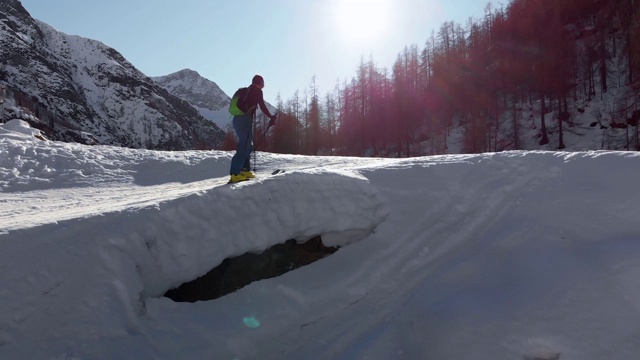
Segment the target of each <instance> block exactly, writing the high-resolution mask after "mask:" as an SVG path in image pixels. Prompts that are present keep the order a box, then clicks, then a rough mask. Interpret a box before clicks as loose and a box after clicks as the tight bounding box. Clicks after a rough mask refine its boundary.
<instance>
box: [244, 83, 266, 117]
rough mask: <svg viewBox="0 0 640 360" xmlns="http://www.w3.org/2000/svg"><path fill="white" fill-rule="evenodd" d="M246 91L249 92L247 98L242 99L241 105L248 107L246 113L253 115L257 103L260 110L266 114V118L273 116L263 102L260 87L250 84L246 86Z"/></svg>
mask: <svg viewBox="0 0 640 360" xmlns="http://www.w3.org/2000/svg"><path fill="white" fill-rule="evenodd" d="M248 91H249V93H248V94H247V98H246V100H245V101H243V103H244V104H243V105H244V108H245V109H249V110H248V112H247V114H248V115H252V116H253V115H255V113H256V108H257V107H258V105H259V106H260V110H262V112H263V113H264V114H265V115H267V117H268V118H271V117H273V115H271V113H270V112H269V109H267V105H266V104H265V103H264V97H263V94H262V89H260V88H259V87H257V86H255V85H253V84H251V85H249V87H248Z"/></svg>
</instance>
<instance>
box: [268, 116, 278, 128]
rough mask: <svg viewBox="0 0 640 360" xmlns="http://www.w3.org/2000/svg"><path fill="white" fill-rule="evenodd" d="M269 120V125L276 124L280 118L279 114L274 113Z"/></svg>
mask: <svg viewBox="0 0 640 360" xmlns="http://www.w3.org/2000/svg"><path fill="white" fill-rule="evenodd" d="M270 119H271V120H269V126H273V125H275V124H276V119H278V115H273V116H272V117H271V118H270Z"/></svg>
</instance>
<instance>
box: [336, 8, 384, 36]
mask: <svg viewBox="0 0 640 360" xmlns="http://www.w3.org/2000/svg"><path fill="white" fill-rule="evenodd" d="M390 1H392V0H336V1H335V2H334V4H335V7H334V11H335V15H334V16H335V21H336V30H337V31H338V33H339V34H340V35H341V36H344V37H345V38H346V39H348V40H350V41H373V40H375V39H376V38H377V37H379V36H380V35H382V34H384V32H386V31H390V29H389V6H388V5H389V2H390Z"/></svg>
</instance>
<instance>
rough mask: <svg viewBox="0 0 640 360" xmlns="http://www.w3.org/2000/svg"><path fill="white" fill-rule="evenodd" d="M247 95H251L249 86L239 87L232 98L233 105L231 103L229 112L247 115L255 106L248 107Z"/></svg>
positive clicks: (236, 114)
mask: <svg viewBox="0 0 640 360" xmlns="http://www.w3.org/2000/svg"><path fill="white" fill-rule="evenodd" d="M247 96H249V88H248V87H243V88H240V89H238V90H237V91H236V92H235V93H234V94H233V97H232V98H231V105H229V112H230V113H231V115H234V116H240V115H246V114H247V113H249V111H251V109H252V108H253V107H252V108H249V109H247V105H246V102H247Z"/></svg>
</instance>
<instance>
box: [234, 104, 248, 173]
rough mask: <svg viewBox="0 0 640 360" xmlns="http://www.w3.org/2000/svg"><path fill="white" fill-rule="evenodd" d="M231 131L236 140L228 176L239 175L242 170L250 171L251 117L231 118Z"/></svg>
mask: <svg viewBox="0 0 640 360" xmlns="http://www.w3.org/2000/svg"><path fill="white" fill-rule="evenodd" d="M233 130H235V132H236V137H237V138H238V146H237V148H236V153H235V155H233V158H232V159H231V169H230V171H229V172H230V174H232V175H233V174H239V173H240V171H242V170H247V171H250V170H251V152H252V151H253V116H251V115H240V116H234V117H233Z"/></svg>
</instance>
